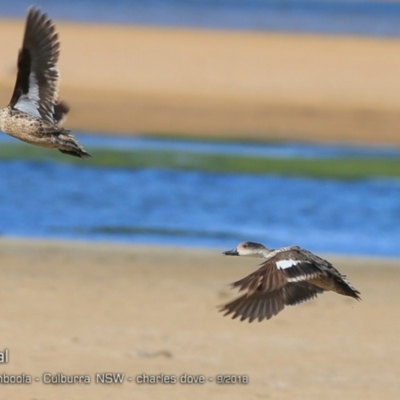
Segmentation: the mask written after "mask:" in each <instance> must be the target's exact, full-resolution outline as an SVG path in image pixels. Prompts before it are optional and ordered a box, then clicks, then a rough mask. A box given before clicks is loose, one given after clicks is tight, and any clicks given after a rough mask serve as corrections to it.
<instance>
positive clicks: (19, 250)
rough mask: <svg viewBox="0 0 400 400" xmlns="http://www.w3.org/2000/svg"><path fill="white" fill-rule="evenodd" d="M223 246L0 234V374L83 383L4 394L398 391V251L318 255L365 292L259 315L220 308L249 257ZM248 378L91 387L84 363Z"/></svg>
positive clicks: (93, 369) (353, 394)
mask: <svg viewBox="0 0 400 400" xmlns="http://www.w3.org/2000/svg"><path fill="white" fill-rule="evenodd" d="M220 250H224V249H217V250H199V249H187V248H181V249H177V248H175V249H174V248H167V247H146V246H133V245H132V246H128V245H116V244H107V243H97V244H96V243H94V244H88V243H84V242H82V243H79V242H56V241H40V240H21V239H19V240H16V239H6V238H2V239H1V240H0V266H1V267H0V268H1V276H2V290H1V294H0V299H1V314H2V317H1V320H0V326H1V342H0V350H2V349H4V348H8V349H9V355H10V361H9V363H8V364H6V365H4V364H3V365H0V375H1V374H3V373H6V374H8V375H13V374H18V375H19V374H22V373H25V374H29V375H31V376H32V377H33V378H34V377H39V378H40V379H42V374H43V373H45V372H49V373H52V374H57V373H63V374H75V375H76V374H88V375H89V376H90V377H91V379H92V383H90V384H88V385H84V384H74V385H50V384H47V385H46V384H43V383H42V382H38V383H32V384H30V385H2V388H1V391H2V396H4V398H6V397H7V398H10V396H12V397H13V398H15V397H16V396H17V397H18V396H19V398H28V397H29V398H37V399H42V398H57V399H59V400H63V399H71V398H74V399H85V400H86V399H96V400H102V399H109V398H115V396H116V397H117V398H119V399H123V398H132V396H133V397H135V398H137V399H154V398H174V399H187V398H189V397H190V398H192V399H199V400H200V399H201V400H203V399H204V398H218V399H231V400H235V399H238V400H239V399H243V398H248V399H278V400H279V399H311V400H312V399H321V398H324V399H327V400H330V399H332V400H336V399H353V400H357V399H359V400H368V399H370V400H375V399H378V398H379V399H393V400H395V399H398V398H399V396H400V382H399V379H398V377H399V375H400V365H399V362H398V360H399V343H398V341H399V337H400V323H399V318H398V304H399V302H400V297H399V296H400V294H399V290H398V282H399V281H400V268H399V262H398V261H397V260H385V259H373V258H370V259H361V258H350V257H329V259H330V260H332V261H333V262H334V264H335V265H336V266H337V267H338V268H339V269H340V270H341V271H342V272H343V273H345V274H347V275H348V278H349V279H350V281H351V282H352V283H353V284H354V285H355V286H356V288H357V289H359V290H360V291H361V293H362V298H363V301H362V302H356V301H354V300H352V299H349V298H345V297H342V296H339V295H336V294H331V293H326V294H323V295H321V296H320V297H319V298H318V299H317V300H315V301H312V302H309V303H306V304H303V305H301V306H297V307H293V308H287V309H286V310H284V311H283V312H282V313H281V314H280V315H279V316H277V317H275V318H273V319H271V320H270V321H268V322H263V323H252V324H248V323H240V322H239V321H236V320H231V319H228V318H226V317H225V318H224V317H223V316H222V315H221V314H220V313H218V312H217V310H216V305H218V304H221V303H224V302H226V301H228V300H230V299H231V298H233V297H234V296H235V295H236V293H235V291H232V290H230V289H229V286H228V283H230V282H232V281H234V280H236V279H238V278H241V277H243V276H244V275H245V274H248V273H249V272H251V271H252V270H254V269H255V267H256V265H257V260H251V259H241V258H233V259H232V258H228V257H224V256H222V255H221V253H220ZM100 372H120V373H125V374H126V379H127V378H128V377H132V378H133V380H135V379H136V377H137V376H138V375H141V374H143V373H144V374H147V375H159V374H164V375H175V376H177V377H178V378H179V376H181V375H182V374H184V373H187V374H192V375H203V376H205V377H207V379H208V378H214V377H215V376H216V375H218V374H228V375H243V374H245V375H248V376H249V379H250V383H249V384H247V385H240V384H237V385H217V384H216V383H214V382H209V381H208V382H206V383H204V384H202V385H200V384H197V385H195V384H193V385H184V384H179V383H176V384H153V385H151V384H147V385H144V384H142V385H141V384H137V383H135V381H133V382H127V381H125V383H123V384H122V385H118V384H113V385H101V384H95V383H94V382H93V379H94V375H95V373H100Z"/></svg>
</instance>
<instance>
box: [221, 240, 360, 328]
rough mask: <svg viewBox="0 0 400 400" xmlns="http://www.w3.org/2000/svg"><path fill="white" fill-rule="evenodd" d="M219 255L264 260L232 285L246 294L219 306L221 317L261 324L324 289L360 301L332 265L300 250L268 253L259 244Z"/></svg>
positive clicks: (313, 296) (287, 248)
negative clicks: (222, 314) (256, 268)
mask: <svg viewBox="0 0 400 400" xmlns="http://www.w3.org/2000/svg"><path fill="white" fill-rule="evenodd" d="M223 254H225V255H227V256H249V257H259V258H263V259H265V261H263V263H262V264H261V266H260V268H259V269H258V270H256V271H255V272H253V273H252V274H250V275H248V276H246V277H245V278H243V279H241V280H239V281H237V282H234V283H233V284H232V286H233V287H235V288H238V289H239V291H246V293H245V294H244V295H243V296H241V297H239V298H238V299H236V300H233V301H232V302H230V303H228V304H225V305H223V306H221V308H220V311H221V312H224V316H225V315H229V314H233V315H232V318H238V317H240V320H241V321H244V320H246V319H248V320H249V322H253V321H254V320H256V319H257V320H258V321H262V320H264V319H270V318H272V317H273V316H274V315H277V314H278V313H279V312H281V311H282V310H283V309H284V307H285V306H295V305H297V304H300V303H303V302H305V301H307V300H311V299H313V298H315V297H317V295H318V294H320V293H323V292H325V291H328V290H330V291H333V292H336V293H339V294H342V295H344V296H350V297H353V298H354V299H356V300H361V298H360V296H359V295H360V292H359V291H358V290H356V289H355V288H354V287H353V286H352V285H351V284H350V282H349V281H348V280H347V279H346V277H345V276H344V275H342V274H341V273H340V272H339V271H338V270H337V269H336V268H334V267H333V266H332V264H330V263H329V262H328V261H326V260H324V259H322V258H320V257H318V256H316V255H315V254H313V253H311V252H309V251H307V250H304V249H302V248H301V247H298V246H290V247H283V248H281V249H277V250H270V249H267V248H266V247H265V246H263V245H262V244H260V243H254V242H243V243H240V244H238V246H237V247H236V248H235V249H233V250H228V251H225V252H224V253H223Z"/></svg>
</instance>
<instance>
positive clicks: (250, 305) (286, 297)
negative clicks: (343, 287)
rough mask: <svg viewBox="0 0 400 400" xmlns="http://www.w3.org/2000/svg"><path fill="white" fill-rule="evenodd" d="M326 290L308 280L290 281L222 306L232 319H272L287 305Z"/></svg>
mask: <svg viewBox="0 0 400 400" xmlns="http://www.w3.org/2000/svg"><path fill="white" fill-rule="evenodd" d="M323 291H324V290H323V289H320V288H318V287H316V286H314V285H312V284H310V283H307V282H298V283H288V284H287V285H286V286H284V287H281V288H279V289H277V290H275V291H273V292H263V291H256V292H254V293H251V294H245V295H243V296H241V297H239V298H238V299H235V300H233V301H231V302H230V303H227V304H225V305H223V306H221V308H220V311H221V312H223V313H224V316H226V315H229V314H232V319H235V318H239V317H240V321H245V320H246V319H248V320H249V322H253V321H254V320H258V321H259V322H260V321H262V320H264V319H267V320H268V319H270V318H272V317H273V316H274V315H277V314H278V313H280V312H281V311H282V310H283V309H284V308H285V306H294V305H296V304H300V303H303V302H305V301H308V300H311V299H313V298H315V297H317V295H318V294H319V293H322V292H323Z"/></svg>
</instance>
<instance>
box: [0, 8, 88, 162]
mask: <svg viewBox="0 0 400 400" xmlns="http://www.w3.org/2000/svg"><path fill="white" fill-rule="evenodd" d="M59 52H60V42H59V40H58V34H57V33H56V29H55V25H54V23H53V22H52V20H51V19H49V18H48V17H47V15H46V14H44V13H42V12H41V11H40V10H38V9H35V8H30V9H29V11H28V16H27V18H26V25H25V33H24V38H23V42H22V48H21V49H20V51H19V55H18V73H17V81H16V83H15V88H14V92H13V94H12V97H11V101H10V104H9V105H8V106H7V107H5V108H2V109H0V129H1V130H2V131H3V132H5V133H7V134H8V135H10V136H13V137H15V138H17V139H20V140H22V141H24V142H27V143H30V144H33V145H35V146H41V147H47V148H51V149H58V150H59V151H61V152H62V153H65V154H69V155H71V156H75V157H80V158H84V157H90V155H89V154H88V153H87V152H86V151H85V150H84V149H83V148H82V146H81V145H80V144H79V143H78V142H77V140H76V139H75V138H74V137H73V136H72V134H71V133H70V131H69V130H66V129H64V128H62V127H61V125H62V123H63V120H64V119H65V118H64V117H65V116H66V114H67V113H68V111H69V108H68V106H67V105H66V104H65V103H63V102H59V100H58V84H59V79H60V74H59V71H58V69H57V62H58V56H59Z"/></svg>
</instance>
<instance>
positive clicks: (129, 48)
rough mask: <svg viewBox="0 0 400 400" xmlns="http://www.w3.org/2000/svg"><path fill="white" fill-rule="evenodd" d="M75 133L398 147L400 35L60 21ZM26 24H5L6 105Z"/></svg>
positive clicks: (64, 92) (0, 82)
mask: <svg viewBox="0 0 400 400" xmlns="http://www.w3.org/2000/svg"><path fill="white" fill-rule="evenodd" d="M56 22H57V26H58V30H59V33H60V38H61V59H60V67H61V71H62V86H61V97H62V98H64V99H66V100H68V102H69V103H70V105H71V106H72V112H71V114H70V118H69V121H68V127H70V128H72V129H75V130H86V131H96V132H105V133H110V132H116V133H127V134H129V133H132V132H141V133H146V132H148V133H158V134H171V133H172V134H175V135H176V134H184V135H200V136H212V137H236V138H243V137H246V138H254V139H294V140H305V141H307V140H318V141H340V142H358V143H360V142H361V143H383V144H395V145H398V144H400V134H399V132H400V79H399V71H400V40H399V39H382V38H372V37H349V36H336V37H335V36H328V35H304V34H303V35H294V34H272V33H267V32H235V31H217V30H196V29H172V28H155V27H137V26H112V25H98V24H88V25H84V24H72V23H63V22H62V21H56ZM22 33H23V21H9V20H0V46H1V49H2V57H1V60H0V89H1V90H0V93H1V94H0V101H1V104H7V102H8V101H9V99H10V96H11V93H12V88H13V85H14V81H15V72H16V67H15V66H16V57H17V51H18V49H19V47H20V45H21V41H22Z"/></svg>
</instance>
